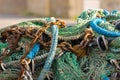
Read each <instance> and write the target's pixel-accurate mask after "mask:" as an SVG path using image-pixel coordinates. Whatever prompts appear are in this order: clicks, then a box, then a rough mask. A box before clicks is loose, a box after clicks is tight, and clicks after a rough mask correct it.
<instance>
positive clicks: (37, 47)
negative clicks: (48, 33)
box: [27, 43, 40, 59]
mask: <svg viewBox="0 0 120 80" xmlns="http://www.w3.org/2000/svg"><path fill="white" fill-rule="evenodd" d="M39 50H40V44H38V43H35V44H34V46H33V48H32V50H31V51H30V52H29V54H28V55H27V58H29V59H33V58H34V57H35V56H36V55H37V53H38V51H39Z"/></svg>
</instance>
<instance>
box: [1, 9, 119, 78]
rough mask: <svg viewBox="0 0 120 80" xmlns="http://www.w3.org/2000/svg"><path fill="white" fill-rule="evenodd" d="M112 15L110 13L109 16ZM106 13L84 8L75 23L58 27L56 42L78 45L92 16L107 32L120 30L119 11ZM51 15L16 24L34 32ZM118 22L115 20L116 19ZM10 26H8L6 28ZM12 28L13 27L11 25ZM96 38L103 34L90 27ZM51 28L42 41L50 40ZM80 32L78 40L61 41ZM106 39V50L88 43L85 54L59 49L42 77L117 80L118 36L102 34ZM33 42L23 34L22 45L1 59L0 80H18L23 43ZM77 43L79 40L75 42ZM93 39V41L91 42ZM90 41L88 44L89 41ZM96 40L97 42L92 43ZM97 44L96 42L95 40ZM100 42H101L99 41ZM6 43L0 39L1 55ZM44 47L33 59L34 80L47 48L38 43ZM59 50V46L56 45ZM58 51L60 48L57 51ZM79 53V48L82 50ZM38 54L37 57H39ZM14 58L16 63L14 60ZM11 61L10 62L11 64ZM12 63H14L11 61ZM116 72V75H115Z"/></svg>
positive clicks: (6, 45) (7, 44)
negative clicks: (60, 38) (4, 68)
mask: <svg viewBox="0 0 120 80" xmlns="http://www.w3.org/2000/svg"><path fill="white" fill-rule="evenodd" d="M110 14H111V15H110ZM110 14H109V13H108V12H107V11H106V10H102V9H99V10H98V9H97V10H93V9H89V10H86V11H83V12H82V13H81V14H80V16H79V17H78V19H77V24H75V25H74V26H70V27H65V28H60V29H59V33H58V35H59V36H61V37H62V38H63V40H59V39H58V44H59V43H60V42H61V41H65V42H68V43H71V44H72V46H74V45H76V44H77V45H78V44H80V42H81V41H82V40H81V39H83V36H84V35H85V34H84V35H81V34H83V33H84V32H85V29H86V28H90V26H91V25H90V22H91V21H92V20H93V19H94V18H101V19H103V20H104V21H106V22H102V23H100V24H98V26H100V27H101V28H103V29H106V30H108V31H112V32H116V33H119V29H116V28H115V23H118V21H119V19H120V12H119V11H116V12H112V13H110ZM49 21H50V18H44V19H40V20H31V21H26V22H21V23H19V24H16V25H15V26H18V27H20V28H22V29H23V31H25V30H27V28H28V27H33V26H35V28H34V29H33V30H31V31H32V32H33V33H34V32H36V31H37V30H38V29H39V28H43V27H42V26H44V25H45V23H46V22H49ZM116 21H117V22H116ZM9 27H11V26H8V27H7V28H9ZM12 27H13V26H12ZM5 29H6V28H3V29H1V30H0V33H2V32H4V30H5ZM93 32H94V36H95V39H94V40H93V41H96V38H98V37H99V36H102V34H99V33H98V32H96V31H95V30H93ZM50 34H52V30H51V29H47V30H46V31H45V34H43V35H44V36H43V37H42V39H43V40H45V42H47V40H49V37H48V36H50V37H51V35H50ZM76 35H81V36H80V39H79V38H76V41H74V40H72V39H71V38H69V39H70V40H64V38H65V37H70V36H76ZM105 38H106V40H108V43H107V44H108V45H107V46H108V49H107V50H100V49H99V47H98V45H95V46H89V44H88V45H87V47H86V48H87V49H85V50H86V51H84V52H86V55H84V56H79V57H78V56H77V55H76V54H75V53H74V52H71V51H65V50H62V52H63V54H62V55H61V56H59V57H58V56H55V58H54V61H53V63H52V66H51V68H50V71H49V72H48V74H47V77H46V78H45V80H114V79H115V80H119V77H120V76H119V74H120V69H119V64H120V62H119V60H120V54H119V52H120V44H119V41H120V37H119V36H118V37H114V38H111V37H108V36H106V37H105ZM31 41H32V38H30V37H22V38H21V39H20V40H19V42H18V45H21V44H22V45H23V46H22V48H23V49H22V50H20V51H17V52H14V53H13V54H12V55H11V56H8V57H6V58H5V59H4V60H3V61H2V62H3V63H5V64H6V67H7V69H6V70H5V71H1V72H0V80H17V79H18V77H19V73H20V69H21V68H20V62H19V61H20V59H21V57H22V55H23V53H25V45H28V44H30V42H31ZM77 42H79V43H77ZM91 42H92V41H91ZM91 42H90V43H91ZM95 43H96V42H95ZM96 44H97V43H96ZM101 44H102V45H103V44H104V43H101ZM8 46H9V43H8V42H7V41H5V42H2V41H1V42H0V51H1V55H2V52H3V50H4V48H6V47H8ZM41 47H42V48H43V50H40V51H39V52H38V54H37V55H36V57H38V58H36V57H35V59H34V60H36V61H35V71H34V73H33V74H32V77H33V79H34V80H36V79H37V78H38V76H39V73H40V72H41V71H42V69H43V65H44V64H45V60H46V57H47V55H48V53H49V50H50V49H46V48H44V46H41ZM57 49H58V48H57ZM58 51H59V50H58ZM81 52H82V51H81ZM56 55H58V52H56ZM39 56H40V57H39ZM111 60H117V61H118V66H117V68H118V69H116V65H115V64H114V63H113V64H112V63H111ZM14 61H16V62H14ZM10 62H11V63H10ZM13 63H14V64H13ZM115 74H116V75H115Z"/></svg>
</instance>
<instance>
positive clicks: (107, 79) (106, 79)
mask: <svg viewBox="0 0 120 80" xmlns="http://www.w3.org/2000/svg"><path fill="white" fill-rule="evenodd" d="M101 78H102V80H110V78H109V77H107V76H106V75H104V74H102V75H101Z"/></svg>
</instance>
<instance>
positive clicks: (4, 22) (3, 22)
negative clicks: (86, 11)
mask: <svg viewBox="0 0 120 80" xmlns="http://www.w3.org/2000/svg"><path fill="white" fill-rule="evenodd" d="M36 18H39V17H25V16H18V15H10V14H9V15H7V14H0V28H4V27H6V26H9V25H12V24H16V23H19V22H22V21H25V20H29V19H36ZM62 20H63V21H65V23H66V25H67V26H69V25H74V24H76V21H75V20H70V19H62Z"/></svg>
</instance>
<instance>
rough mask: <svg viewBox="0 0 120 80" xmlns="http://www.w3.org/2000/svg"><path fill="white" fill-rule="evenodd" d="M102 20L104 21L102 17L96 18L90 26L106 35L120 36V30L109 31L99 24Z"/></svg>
mask: <svg viewBox="0 0 120 80" xmlns="http://www.w3.org/2000/svg"><path fill="white" fill-rule="evenodd" d="M101 22H104V20H103V19H101V18H95V19H93V20H92V21H91V22H90V26H91V27H92V29H93V30H94V31H96V32H97V33H99V34H102V35H104V36H107V37H119V36H120V32H112V31H108V30H106V29H103V28H102V27H100V26H98V24H100V23H101Z"/></svg>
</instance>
